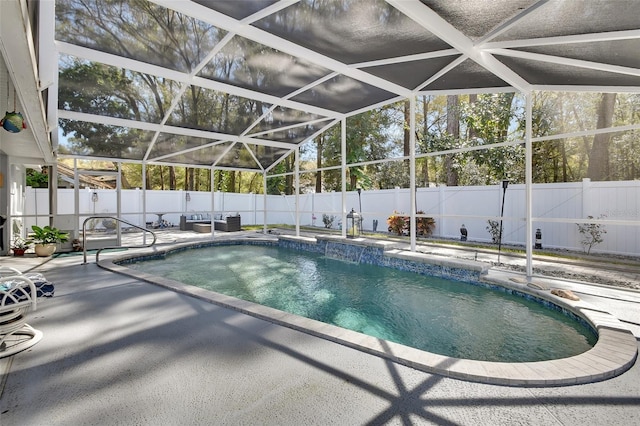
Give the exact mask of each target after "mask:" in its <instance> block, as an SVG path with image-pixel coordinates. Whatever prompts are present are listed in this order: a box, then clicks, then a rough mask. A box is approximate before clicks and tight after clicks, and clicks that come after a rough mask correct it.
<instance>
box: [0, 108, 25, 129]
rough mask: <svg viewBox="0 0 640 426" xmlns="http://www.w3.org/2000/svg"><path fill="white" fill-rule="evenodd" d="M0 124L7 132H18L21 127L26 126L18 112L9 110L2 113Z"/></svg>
mask: <svg viewBox="0 0 640 426" xmlns="http://www.w3.org/2000/svg"><path fill="white" fill-rule="evenodd" d="M0 125H2V128H3V129H5V130H6V131H7V132H11V133H20V132H21V131H22V129H26V128H27V126H26V125H25V123H24V117H23V116H22V114H21V113H19V112H15V111H13V112H9V111H7V113H6V114H5V115H4V118H3V119H2V120H0Z"/></svg>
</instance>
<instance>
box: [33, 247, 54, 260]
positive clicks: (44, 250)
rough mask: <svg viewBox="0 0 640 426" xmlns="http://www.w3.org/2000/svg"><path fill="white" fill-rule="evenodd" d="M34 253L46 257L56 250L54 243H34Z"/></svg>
mask: <svg viewBox="0 0 640 426" xmlns="http://www.w3.org/2000/svg"><path fill="white" fill-rule="evenodd" d="M34 248H35V250H36V255H37V256H39V257H48V256H51V255H52V254H53V253H55V252H56V248H57V246H56V244H36V245H35V246H34Z"/></svg>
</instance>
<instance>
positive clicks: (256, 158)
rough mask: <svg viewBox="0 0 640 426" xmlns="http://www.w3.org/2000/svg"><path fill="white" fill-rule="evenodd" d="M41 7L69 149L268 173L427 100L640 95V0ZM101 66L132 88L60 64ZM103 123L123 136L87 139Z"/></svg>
mask: <svg viewBox="0 0 640 426" xmlns="http://www.w3.org/2000/svg"><path fill="white" fill-rule="evenodd" d="M40 7H41V9H42V10H41V12H42V13H41V21H40V25H41V27H40V31H41V32H42V31H43V29H46V28H50V30H49V36H50V37H49V38H47V37H46V36H47V34H46V33H45V34H44V37H42V36H43V34H42V33H41V38H40V50H41V52H45V53H44V54H45V55H46V54H48V55H51V57H50V60H51V61H52V63H57V64H58V65H59V70H58V69H55V67H42V64H41V67H42V69H41V71H42V73H44V74H45V76H44V78H41V79H43V80H47V79H49V80H50V81H51V82H53V89H52V90H50V92H49V93H50V98H49V108H48V111H49V117H48V118H49V125H50V127H51V128H56V126H59V128H64V127H65V126H67V127H74V126H75V127H74V128H80V127H81V128H84V129H88V130H87V133H86V134H83V135H80V134H71V135H70V136H76V137H75V138H68V137H63V136H62V132H61V131H57V132H56V131H54V132H53V133H52V139H53V147H54V150H56V149H57V150H58V152H59V155H60V156H61V157H73V158H90V159H110V160H123V161H128V162H144V163H147V164H170V165H185V166H197V167H215V168H221V169H236V170H253V171H261V172H269V171H270V169H271V168H272V167H273V166H274V165H275V164H277V163H278V162H280V161H281V160H282V159H283V158H285V157H286V156H287V155H289V154H290V153H291V152H292V150H295V149H296V148H297V147H298V146H299V145H300V144H303V143H305V142H307V141H309V140H311V139H313V138H314V137H315V136H317V135H319V134H321V133H322V132H323V131H325V130H327V129H328V128H330V127H331V126H333V125H336V124H337V123H339V122H340V120H342V119H343V118H344V117H348V116H352V115H355V114H358V113H360V112H363V111H366V110H369V109H372V108H375V107H378V106H382V105H385V104H389V103H393V102H398V101H401V100H404V99H408V98H410V97H412V96H416V95H419V94H452V93H495V92H502V91H518V92H524V93H530V92H532V91H536V90H552V91H602V92H605V91H609V92H630V91H631V92H639V91H640V90H639V89H640V55H638V52H639V51H640V2H639V1H637V0H589V1H586V0H584V1H583V0H447V1H441V0H386V1H385V0H280V1H277V0H253V1H250V0H242V1H238V0H228V1H215V0H194V1H186V0H180V1H178V0H154V1H145V0H136V1H119V0H108V1H107V0H55V5H54V3H53V2H41V5H40ZM54 7H55V9H54ZM54 17H55V25H54V24H53V20H54ZM47 42H50V43H51V44H50V45H47ZM46 52H48V53H46ZM97 64H102V65H104V66H105V67H106V68H102V69H103V70H107V71H108V72H113V73H114V74H115V75H118V76H119V77H118V78H119V79H121V80H119V82H120V84H121V85H122V84H123V82H125V83H126V84H124V86H125V87H126V90H124V89H123V87H122V86H119V87H116V88H115V90H114V87H113V86H111V85H109V84H105V83H104V82H103V81H102V80H100V79H90V78H89V79H87V80H86V81H83V80H82V76H83V74H82V73H81V72H75V73H73V74H72V73H65V70H69V69H72V68H73V67H78V66H79V65H84V66H85V67H86V69H95V68H92V67H95V66H97ZM42 73H41V75H42ZM47 73H49V75H46V74H47ZM71 75H73V78H72V77H70V76H71ZM84 75H88V74H84ZM70 94H73V96H76V97H80V98H82V102H79V101H77V99H75V98H71V97H70ZM125 95H126V96H125ZM107 103H108V104H110V105H111V107H110V108H107V107H105V104H107ZM96 125H102V126H106V127H103V129H104V128H107V129H110V132H112V134H114V135H117V141H118V142H117V143H116V142H114V143H104V142H105V141H96V140H91V138H92V137H93V136H92V135H97V136H98V137H103V136H104V133H103V132H92V129H94V128H95V126H96Z"/></svg>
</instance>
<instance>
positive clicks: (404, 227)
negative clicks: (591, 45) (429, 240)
mask: <svg viewBox="0 0 640 426" xmlns="http://www.w3.org/2000/svg"><path fill="white" fill-rule="evenodd" d="M417 213H418V214H424V212H423V211H419V212H417ZM410 223H411V217H410V216H407V215H404V214H400V213H398V212H397V211H395V210H394V212H393V214H392V215H391V216H389V217H388V218H387V225H388V230H389V232H393V233H394V234H398V235H409V227H410ZM435 227H436V221H435V220H434V219H433V218H432V217H418V218H416V233H417V234H418V235H422V236H425V237H428V236H430V235H431V234H432V233H433V229H434V228H435Z"/></svg>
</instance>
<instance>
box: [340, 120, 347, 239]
mask: <svg viewBox="0 0 640 426" xmlns="http://www.w3.org/2000/svg"><path fill="white" fill-rule="evenodd" d="M340 125H341V130H342V132H341V135H342V140H341V145H340V157H341V158H340V170H341V172H342V201H341V205H342V207H341V216H342V237H343V238H346V237H347V119H346V118H345V117H343V118H342V120H341V121H340Z"/></svg>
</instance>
